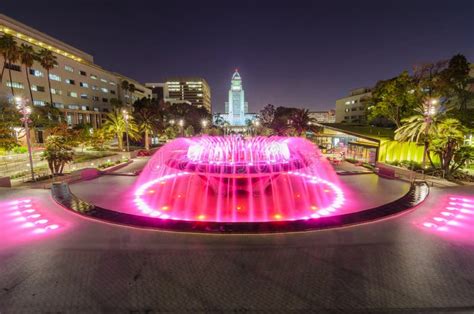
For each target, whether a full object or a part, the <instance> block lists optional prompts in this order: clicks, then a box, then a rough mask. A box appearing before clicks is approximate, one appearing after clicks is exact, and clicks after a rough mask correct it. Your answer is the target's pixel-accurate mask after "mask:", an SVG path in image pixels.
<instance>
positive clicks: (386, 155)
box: [378, 140, 434, 163]
mask: <svg viewBox="0 0 474 314" xmlns="http://www.w3.org/2000/svg"><path fill="white" fill-rule="evenodd" d="M423 150H424V148H423V145H417V144H416V143H414V142H397V141H383V140H382V141H381V142H380V149H379V158H378V160H379V161H380V162H387V161H388V162H393V161H402V160H410V161H416V162H420V163H421V162H422V161H423ZM433 157H434V156H433Z"/></svg>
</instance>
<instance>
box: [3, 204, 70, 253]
mask: <svg viewBox="0 0 474 314" xmlns="http://www.w3.org/2000/svg"><path fill="white" fill-rule="evenodd" d="M0 208H1V211H0V228H1V230H2V241H1V247H2V248H5V247H8V246H10V245H13V244H18V243H20V242H23V241H28V240H32V239H37V238H41V237H44V236H48V235H52V234H55V233H57V232H58V231H60V230H61V229H62V228H63V227H64V224H63V222H60V221H59V220H60V219H59V218H57V217H54V216H53V215H50V214H48V213H47V209H46V208H45V207H44V206H42V205H41V203H40V202H39V201H38V200H37V199H36V198H15V199H9V200H4V201H2V202H1V203H0Z"/></svg>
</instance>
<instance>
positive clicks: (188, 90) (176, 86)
mask: <svg viewBox="0 0 474 314" xmlns="http://www.w3.org/2000/svg"><path fill="white" fill-rule="evenodd" d="M148 84H154V83H148ZM163 94H164V100H165V101H166V102H170V103H178V102H189V103H191V104H192V105H193V106H196V107H198V108H205V109H207V111H209V112H211V88H210V87H209V84H207V82H206V80H205V79H203V78H199V77H175V78H169V79H167V80H166V82H165V85H164V88H163Z"/></svg>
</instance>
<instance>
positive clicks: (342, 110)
mask: <svg viewBox="0 0 474 314" xmlns="http://www.w3.org/2000/svg"><path fill="white" fill-rule="evenodd" d="M370 96H371V91H370V88H358V89H354V90H352V91H351V92H350V94H349V96H347V97H343V98H341V99H338V100H336V123H365V122H366V121H367V101H368V100H369V99H370Z"/></svg>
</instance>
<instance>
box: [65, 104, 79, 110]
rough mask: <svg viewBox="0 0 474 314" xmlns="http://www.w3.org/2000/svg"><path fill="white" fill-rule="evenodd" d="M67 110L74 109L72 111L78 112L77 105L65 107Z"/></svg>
mask: <svg viewBox="0 0 474 314" xmlns="http://www.w3.org/2000/svg"><path fill="white" fill-rule="evenodd" d="M67 107H68V108H69V109H74V110H78V109H79V106H78V105H69V106H67Z"/></svg>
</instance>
